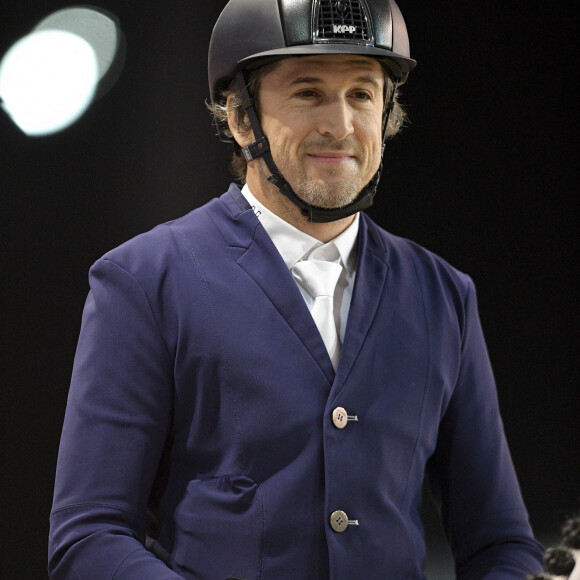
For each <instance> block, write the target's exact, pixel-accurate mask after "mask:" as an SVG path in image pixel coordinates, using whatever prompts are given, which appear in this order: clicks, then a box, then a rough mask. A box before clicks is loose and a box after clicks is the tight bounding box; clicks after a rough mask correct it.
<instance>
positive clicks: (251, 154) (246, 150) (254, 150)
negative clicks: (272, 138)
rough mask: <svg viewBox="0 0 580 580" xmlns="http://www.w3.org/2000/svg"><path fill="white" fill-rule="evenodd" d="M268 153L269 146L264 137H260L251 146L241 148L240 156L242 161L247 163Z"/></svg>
mask: <svg viewBox="0 0 580 580" xmlns="http://www.w3.org/2000/svg"><path fill="white" fill-rule="evenodd" d="M268 151H270V144H269V143H268V139H267V138H266V137H261V138H260V139H258V140H257V141H255V142H254V143H252V144H251V145H248V146H247V147H243V148H242V155H243V156H244V159H245V160H246V161H247V162H248V163H249V162H250V161H252V160H254V159H257V158H258V157H262V155H264V153H267V152H268Z"/></svg>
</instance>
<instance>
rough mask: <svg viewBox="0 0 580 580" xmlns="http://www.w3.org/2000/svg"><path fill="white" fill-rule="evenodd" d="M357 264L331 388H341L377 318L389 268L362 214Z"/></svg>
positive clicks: (374, 234)
mask: <svg viewBox="0 0 580 580" xmlns="http://www.w3.org/2000/svg"><path fill="white" fill-rule="evenodd" d="M358 240H359V241H358V255H359V258H358V265H357V273H356V281H355V287H354V291H353V297H352V302H351V306H350V311H349V315H348V323H347V326H346V333H345V337H344V344H343V345H342V352H341V358H340V363H339V366H338V369H337V377H336V380H335V385H334V388H335V389H336V391H335V392H336V393H338V390H340V389H341V388H342V385H343V384H344V382H345V381H346V379H347V377H348V374H349V372H350V369H351V368H352V366H353V364H354V362H355V361H356V359H357V357H358V355H359V353H360V350H361V348H362V345H363V343H364V341H365V338H366V336H367V334H368V332H369V329H370V327H371V324H372V322H373V320H374V318H375V316H376V313H377V309H378V307H379V303H380V301H381V297H382V296H383V288H384V285H385V282H386V278H387V271H388V269H389V267H388V265H387V263H386V261H385V259H386V249H385V247H384V245H383V243H382V242H381V240H380V238H379V237H378V235H377V234H376V232H375V231H374V230H373V229H372V226H371V227H369V220H368V219H367V218H366V216H365V215H364V214H361V222H360V231H359V238H358Z"/></svg>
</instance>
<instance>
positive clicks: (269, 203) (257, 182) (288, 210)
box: [246, 166, 355, 243]
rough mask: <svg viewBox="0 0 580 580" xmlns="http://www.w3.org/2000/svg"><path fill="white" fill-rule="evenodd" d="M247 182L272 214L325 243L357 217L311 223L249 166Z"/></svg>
mask: <svg viewBox="0 0 580 580" xmlns="http://www.w3.org/2000/svg"><path fill="white" fill-rule="evenodd" d="M246 181H247V184H248V187H249V188H250V191H251V192H252V194H253V195H254V197H255V198H256V199H257V200H258V201H259V202H260V203H261V204H263V205H264V206H265V207H267V208H268V209H269V210H270V211H271V212H272V213H274V214H276V215H277V216H278V217H280V218H282V219H283V220H284V221H286V222H288V223H289V224H290V225H292V226H294V227H295V228H297V229H299V230H300V231H303V232H304V233H306V234H308V235H309V236H312V237H313V238H316V239H317V240H320V241H321V242H323V243H326V242H329V241H330V240H333V239H334V238H336V237H337V236H339V235H340V234H341V233H342V232H344V230H346V228H348V226H350V224H352V222H353V221H354V217H355V216H354V215H351V216H348V217H346V218H343V219H340V220H337V221H334V222H328V223H313V222H309V221H308V218H307V217H306V216H304V215H302V212H301V211H300V208H299V207H298V206H297V205H295V204H293V203H292V202H291V201H290V200H289V199H288V198H287V197H286V196H285V195H283V194H282V193H280V191H279V190H278V188H277V187H275V186H274V185H272V184H271V183H269V182H268V181H267V180H265V179H263V178H262V176H261V175H260V174H259V173H257V172H255V171H251V169H250V166H248V174H247V176H246Z"/></svg>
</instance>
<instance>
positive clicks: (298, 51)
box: [237, 42, 417, 85]
mask: <svg viewBox="0 0 580 580" xmlns="http://www.w3.org/2000/svg"><path fill="white" fill-rule="evenodd" d="M335 54H337V55H338V54H340V55H348V54H352V55H360V56H368V57H371V58H376V59H377V60H379V61H380V62H381V63H382V64H383V66H384V67H385V68H386V69H387V70H388V71H389V72H390V73H391V74H392V76H393V77H394V78H395V79H396V80H398V82H399V85H401V84H403V83H404V82H405V81H406V80H407V77H408V75H409V72H410V71H412V70H413V69H414V68H415V65H416V64H417V62H416V61H415V60H413V59H411V58H408V57H406V56H403V55H400V54H396V53H394V52H391V51H390V50H387V49H385V48H380V47H373V46H366V45H360V44H351V43H330V42H328V43H326V42H325V43H320V44H310V45H306V46H304V45H302V46H290V47H284V48H279V49H273V50H267V51H265V52H260V53H257V54H253V55H252V56H249V57H247V58H244V59H242V60H241V61H239V62H238V65H237V70H241V69H254V68H258V67H260V66H263V65H264V64H267V63H268V62H273V61H275V60H280V59H282V58H292V57H300V56H314V55H335Z"/></svg>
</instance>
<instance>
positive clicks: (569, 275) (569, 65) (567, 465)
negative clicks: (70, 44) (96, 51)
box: [0, 0, 580, 579]
mask: <svg viewBox="0 0 580 580" xmlns="http://www.w3.org/2000/svg"><path fill="white" fill-rule="evenodd" d="M5 4H12V6H10V7H9V9H4V10H3V11H2V15H1V17H0V54H4V53H5V51H6V50H7V49H8V48H9V46H10V45H11V44H12V43H13V42H15V41H16V40H17V39H18V38H20V37H21V36H22V35H24V34H25V33H27V32H28V31H29V30H30V29H31V28H32V27H33V26H34V25H35V24H36V23H37V22H38V21H39V20H40V19H41V18H43V17H44V16H46V15H47V14H49V13H50V12H52V11H54V10H57V9H60V8H62V7H64V6H67V5H71V4H72V3H67V2H52V1H48V0H36V1H32V0H30V1H28V2H25V3H16V2H13V3H5ZM224 4H225V2H224V1H223V0H219V1H218V0H207V2H202V1H199V0H197V1H195V2H194V1H190V2H186V1H175V0H174V1H165V2H155V3H151V4H145V3H144V2H137V1H134V0H126V1H118V2H112V1H111V2H101V3H100V4H99V5H100V6H101V7H103V8H105V9H108V10H110V11H112V12H114V13H115V14H116V15H117V16H118V17H119V19H120V21H121V24H122V27H123V30H124V32H125V36H126V41H127V60H126V64H125V68H124V72H123V75H122V76H121V78H120V80H119V82H118V83H117V84H116V86H115V87H114V88H113V89H112V90H111V91H110V92H109V93H108V94H107V95H105V96H104V97H103V98H102V99H101V100H99V101H97V102H96V103H95V104H94V105H93V106H92V107H91V109H90V110H89V111H88V113H87V114H86V115H85V116H84V117H83V118H82V119H81V121H80V122H78V123H77V124H76V125H74V126H73V127H71V128H69V129H67V130H66V131H64V132H62V133H60V134H57V135H54V136H52V137H43V138H27V137H25V136H24V135H23V134H22V133H21V132H20V131H19V129H17V128H16V127H15V126H14V125H13V124H12V123H11V121H10V120H9V119H8V117H7V116H6V115H4V114H3V113H0V199H1V201H2V210H1V216H2V222H1V223H2V225H1V229H0V233H1V248H2V254H3V256H5V261H4V267H3V268H2V274H3V275H2V285H1V286H2V292H3V295H4V299H3V302H2V309H1V312H2V365H1V372H2V377H1V388H0V393H1V396H2V421H1V424H2V446H1V449H2V466H3V467H2V518H1V519H0V522H1V523H0V525H1V527H2V528H1V532H2V546H3V552H4V555H3V557H2V558H1V560H0V577H1V578H7V579H29V578H44V577H46V573H45V561H46V545H47V535H48V515H49V511H50V505H51V494H52V485H53V477H54V469H55V463H56V456H57V450H58V442H59V436H60V429H61V424H62V419H63V414H64V409H65V404H66V396H67V390H68V382H69V378H70V371H71V366H72V361H73V356H74V351H75V345H76V340H77V335H78V330H79V325H80V317H81V312H82V307H83V303H84V300H85V297H86V293H87V290H88V285H87V271H88V268H89V267H90V265H91V264H92V263H93V262H94V261H95V260H96V259H97V258H98V257H99V256H101V255H102V254H103V253H104V252H106V251H107V250H109V249H110V248H112V247H114V246H116V245H118V244H120V243H121V242H123V241H125V240H126V239H128V238H129V237H132V236H133V235H135V234H137V233H140V232H142V231H144V230H147V229H149V228H151V227H152V226H154V225H155V224H157V223H159V222H161V221H165V220H168V219H171V218H174V217H177V216H179V215H182V214H184V213H186V212H187V211H189V210H190V209H192V208H194V207H196V206H198V205H200V204H202V203H203V202H205V201H207V200H209V199H210V198H211V197H213V196H215V195H218V194H220V193H222V192H223V191H224V190H225V189H226V187H227V185H228V183H229V180H230V178H229V175H228V173H227V170H226V167H227V163H228V159H229V150H228V148H227V146H225V145H223V144H221V143H219V141H218V140H217V138H215V136H214V134H213V130H212V127H211V122H210V117H209V114H208V113H207V111H206V110H205V107H204V100H205V98H206V96H207V85H206V75H207V72H206V52H207V45H208V41H209V37H210V34H211V28H212V26H213V22H214V21H215V19H216V18H217V16H218V14H219V12H220V10H221V8H222V7H223V5H224ZM399 5H400V7H401V10H402V11H403V14H404V15H405V18H406V21H407V26H408V28H409V33H410V37H411V48H412V55H413V57H414V58H416V59H417V60H418V62H419V64H418V66H417V68H416V70H415V71H414V72H413V73H412V74H411V76H410V79H409V82H408V84H407V85H405V86H404V87H403V102H405V103H406V104H407V109H408V113H409V115H410V121H411V122H410V125H409V127H407V128H406V129H405V131H404V132H403V133H402V134H401V135H400V136H398V137H397V138H396V139H395V140H394V141H393V142H391V144H390V145H389V147H388V149H387V169H386V171H385V173H384V176H383V180H382V184H381V187H380V191H379V194H378V196H377V197H378V199H377V201H376V204H375V206H374V207H373V208H372V209H371V210H370V212H369V213H370V214H371V215H372V217H373V218H374V219H375V220H376V221H378V223H379V224H380V225H382V226H383V227H385V228H387V229H389V230H390V231H392V232H393V233H396V234H399V235H402V236H405V237H409V238H411V239H414V240H415V241H417V242H419V243H421V244H422V245H425V246H427V247H428V248H430V249H431V250H433V251H435V252H436V253H438V254H440V255H442V256H443V257H444V258H446V259H447V260H448V261H450V262H451V263H452V264H454V265H455V266H457V267H458V268H460V269H462V270H464V271H466V272H467V273H469V274H470V275H471V276H472V277H473V278H474V280H475V282H476V284H477V287H478V296H479V303H480V313H481V317H482V321H483V326H484V330H485V332H486V338H487V342H488V346H489V350H490V354H491V358H492V361H493V364H494V370H495V374H496V379H497V384H498V391H499V397H500V402H501V406H502V411H503V417H504V422H505V427H506V431H507V435H508V439H509V441H510V444H511V450H512V454H513V458H514V462H515V464H516V468H517V470H518V473H519V476H520V480H521V486H522V490H523V494H524V497H525V499H526V502H527V505H528V509H529V512H530V517H531V520H532V524H533V525H534V527H535V529H536V531H537V532H538V534H539V535H540V537H549V536H551V535H555V534H557V533H558V529H559V526H560V524H561V523H562V522H563V520H564V519H565V517H567V516H568V515H569V514H571V513H572V512H574V511H576V510H577V509H578V508H579V507H580V501H579V500H580V487H579V483H580V481H579V479H580V478H579V471H578V465H579V459H580V457H579V444H578V441H579V439H580V438H579V436H578V417H579V416H580V408H579V396H578V358H577V352H578V351H577V342H578V341H577V339H578V294H577V289H576V287H575V286H574V283H573V281H574V280H575V279H576V277H577V274H578V265H577V261H578V251H577V250H578V236H577V231H576V229H577V228H576V224H577V221H578V202H577V198H576V187H577V183H578V179H577V178H578V156H577V152H578V137H577V135H578V129H579V127H578V116H577V112H576V108H577V104H578V78H577V70H578V55H577V52H576V49H575V36H576V35H577V31H578V26H577V24H578V23H577V21H576V20H575V19H574V11H573V10H572V3H571V2H558V3H555V2H554V3H547V2H539V1H538V0H532V1H531V2H523V1H516V0H508V1H507V2H499V3H483V2H465V3H463V2H461V3H459V2H457V3H455V2H454V3H444V2H428V3H426V2H419V1H418V0H400V2H399ZM453 6H460V8H454V7H453ZM425 519H426V525H427V529H428V532H429V537H434V538H437V534H438V533H439V532H438V523H437V522H436V518H435V512H434V510H433V508H432V507H431V506H430V505H429V504H427V506H426V508H425ZM434 541H435V540H434Z"/></svg>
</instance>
